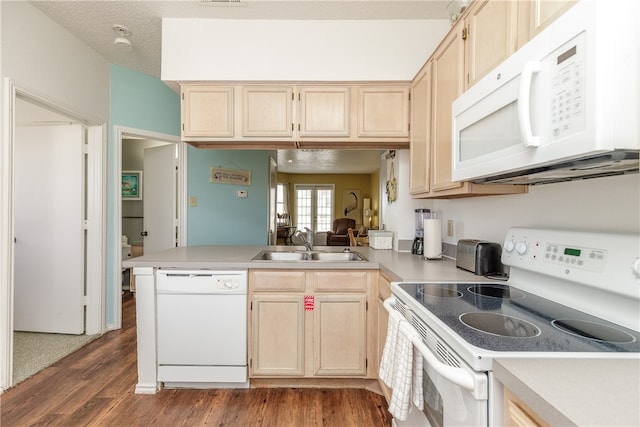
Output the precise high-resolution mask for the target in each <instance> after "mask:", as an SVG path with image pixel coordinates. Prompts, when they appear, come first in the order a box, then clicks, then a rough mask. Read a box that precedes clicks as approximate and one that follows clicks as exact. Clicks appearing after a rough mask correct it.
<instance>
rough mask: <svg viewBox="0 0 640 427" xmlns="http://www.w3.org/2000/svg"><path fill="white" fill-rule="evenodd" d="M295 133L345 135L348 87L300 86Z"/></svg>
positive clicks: (310, 135)
mask: <svg viewBox="0 0 640 427" xmlns="http://www.w3.org/2000/svg"><path fill="white" fill-rule="evenodd" d="M299 90H300V92H299V100H300V105H299V123H298V126H299V128H298V131H299V132H298V134H299V136H300V137H301V138H305V137H314V136H315V137H342V136H344V137H348V136H349V134H350V128H349V126H350V125H349V123H350V115H351V110H350V105H351V104H350V101H351V100H350V95H351V91H350V90H351V89H350V87H347V86H344V87H335V86H318V87H301V88H300V89H299Z"/></svg>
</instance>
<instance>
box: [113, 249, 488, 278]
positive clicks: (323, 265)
mask: <svg viewBox="0 0 640 427" xmlns="http://www.w3.org/2000/svg"><path fill="white" fill-rule="evenodd" d="M346 248H348V249H349V250H350V251H352V252H358V253H360V254H361V255H363V256H364V257H365V258H366V259H367V261H263V260H253V258H254V257H255V256H256V255H258V254H259V253H260V252H261V251H263V250H269V251H282V252H286V251H291V250H304V247H302V246H298V247H296V246H187V247H180V248H172V249H167V250H165V251H159V252H155V253H151V254H145V255H144V256H141V257H137V258H131V259H128V260H125V261H123V263H122V265H123V266H124V267H125V268H128V267H134V268H135V267H155V268H182V269H199V268H206V269H224V268H275V269H379V270H381V271H382V272H383V273H384V274H385V275H386V276H387V277H388V278H389V279H391V280H392V281H420V280H430V281H437V280H447V281H458V280H459V281H462V282H474V281H479V280H487V279H484V278H483V277H482V276H476V275H475V274H473V273H470V272H467V271H465V270H461V269H459V268H456V263H455V260H451V259H444V260H442V261H439V260H436V261H424V260H423V259H422V257H421V256H418V255H412V254H411V253H408V252H398V251H393V250H377V249H373V248H370V247H366V246H362V247H360V246H358V247H348V246H347V247H346ZM344 249H345V247H340V246H317V247H315V248H314V251H318V252H342V251H343V250H344Z"/></svg>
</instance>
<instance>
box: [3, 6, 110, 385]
mask: <svg viewBox="0 0 640 427" xmlns="http://www.w3.org/2000/svg"><path fill="white" fill-rule="evenodd" d="M0 8H1V13H0V19H1V24H0V30H1V36H0V40H1V41H2V51H1V53H2V61H1V63H0V73H1V76H2V78H3V79H2V80H3V85H4V79H5V78H9V79H11V81H12V82H13V83H14V85H16V87H17V89H18V90H23V91H27V92H28V93H29V94H31V95H36V96H37V97H40V98H44V100H46V101H48V102H52V103H54V104H56V105H58V106H60V107H62V108H63V109H64V110H66V111H67V112H70V113H75V114H77V115H78V116H80V117H83V118H85V119H87V120H88V121H90V122H92V123H95V124H102V123H106V122H108V120H109V65H108V63H107V61H106V60H104V59H103V58H102V57H100V56H99V55H98V54H97V53H95V52H94V51H93V50H91V49H90V48H89V47H87V46H86V45H84V44H83V43H81V42H80V41H78V40H77V39H76V38H74V37H73V36H72V35H71V34H69V33H68V32H67V31H66V30H64V29H62V28H61V27H60V26H59V25H58V24H55V23H54V22H52V21H51V20H50V19H49V18H47V17H46V16H45V15H44V14H42V13H41V12H40V11H39V10H38V9H36V8H35V7H34V6H33V5H32V4H31V3H29V2H26V1H16V2H13V1H0ZM10 95H11V94H10V93H7V91H5V90H4V87H3V91H2V103H1V107H0V108H1V109H2V111H1V114H0V120H1V121H2V126H0V129H2V131H3V133H2V140H1V141H0V153H2V154H1V155H0V170H2V174H1V175H0V206H1V207H2V208H1V210H0V253H2V255H1V256H0V326H1V329H0V360H2V363H1V364H0V391H2V390H4V389H5V388H6V387H7V386H8V384H9V383H10V375H9V371H10V369H9V367H10V365H9V364H10V361H11V348H10V347H9V336H10V334H11V330H10V328H9V326H10V313H11V311H10V307H11V303H12V301H11V299H12V293H11V285H12V283H11V281H12V276H11V266H12V262H13V260H12V258H11V255H12V251H13V231H12V228H11V227H12V218H11V217H12V214H13V204H12V195H11V180H12V173H11V171H12V169H11V168H12V158H11V155H12V154H11V153H12V151H11V140H10V132H9V129H10V124H9V123H8V121H7V120H8V119H9V117H10V115H9V112H8V111H7V107H8V106H9V105H10V103H9V100H8V99H7V98H8V97H9V96H10Z"/></svg>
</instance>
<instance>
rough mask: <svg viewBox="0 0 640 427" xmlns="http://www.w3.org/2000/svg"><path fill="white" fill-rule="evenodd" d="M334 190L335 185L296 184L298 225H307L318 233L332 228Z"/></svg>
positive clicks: (301, 226) (301, 227) (302, 226)
mask: <svg viewBox="0 0 640 427" xmlns="http://www.w3.org/2000/svg"><path fill="white" fill-rule="evenodd" d="M334 192H335V188H334V186H333V185H297V184H296V186H295V206H296V211H295V212H296V213H295V215H296V222H295V223H296V227H297V228H298V229H299V230H302V229H304V227H307V228H310V229H311V230H313V231H314V232H316V233H321V232H323V231H329V230H331V224H332V222H333V199H334Z"/></svg>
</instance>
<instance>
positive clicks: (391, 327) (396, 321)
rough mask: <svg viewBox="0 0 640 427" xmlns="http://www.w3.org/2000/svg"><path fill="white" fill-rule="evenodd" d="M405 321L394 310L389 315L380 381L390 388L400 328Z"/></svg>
mask: <svg viewBox="0 0 640 427" xmlns="http://www.w3.org/2000/svg"><path fill="white" fill-rule="evenodd" d="M402 320H404V319H403V317H402V315H401V314H400V313H398V312H397V311H395V310H393V311H391V312H390V313H389V324H388V326H387V339H386V341H385V342H384V348H383V349H382V359H381V360H380V371H379V374H380V379H381V380H382V381H383V382H384V383H385V384H386V385H387V386H389V387H393V377H394V375H393V374H394V371H395V363H396V362H395V357H396V348H397V346H396V344H397V342H398V326H400V321H402Z"/></svg>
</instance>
